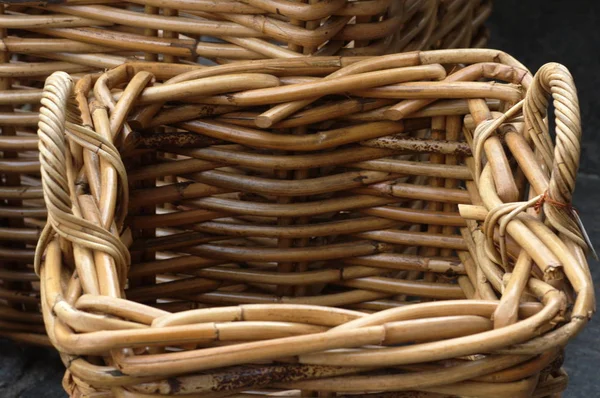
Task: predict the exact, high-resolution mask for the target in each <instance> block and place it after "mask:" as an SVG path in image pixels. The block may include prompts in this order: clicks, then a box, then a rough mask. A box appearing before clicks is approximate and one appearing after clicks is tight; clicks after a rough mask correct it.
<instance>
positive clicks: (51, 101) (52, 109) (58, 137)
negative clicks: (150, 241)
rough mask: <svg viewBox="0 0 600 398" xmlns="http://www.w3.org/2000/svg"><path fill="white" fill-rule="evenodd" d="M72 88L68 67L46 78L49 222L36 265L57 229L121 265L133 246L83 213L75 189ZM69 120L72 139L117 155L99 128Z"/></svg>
mask: <svg viewBox="0 0 600 398" xmlns="http://www.w3.org/2000/svg"><path fill="white" fill-rule="evenodd" d="M72 93H73V80H72V79H71V77H70V76H69V75H68V74H67V73H65V72H55V73H53V74H52V75H51V76H50V77H48V78H47V79H46V83H45V85H44V91H43V94H42V100H41V107H40V117H39V122H38V137H39V143H38V148H39V152H40V157H39V158H40V172H41V176H42V190H43V193H44V202H45V204H46V208H47V209H48V222H47V223H46V225H45V227H44V230H43V231H42V233H41V235H40V239H39V241H38V245H37V247H36V252H35V260H34V265H35V270H36V272H38V274H39V267H40V264H41V258H42V255H43V254H44V251H45V249H46V247H47V246H48V244H49V243H50V241H51V240H52V238H53V237H54V235H55V234H58V235H59V236H61V237H62V238H64V239H66V240H68V241H70V242H72V243H74V244H77V245H81V246H82V247H86V248H88V249H92V250H99V251H102V252H105V253H106V254H108V255H110V256H111V257H113V258H114V259H115V262H116V264H117V266H118V268H120V269H124V268H125V267H127V266H128V264H129V252H128V250H127V247H126V246H125V245H124V244H123V242H121V240H120V239H119V237H116V236H114V235H113V234H112V233H111V232H110V231H108V230H107V229H105V228H103V227H102V226H101V225H97V224H96V223H93V222H91V221H89V220H87V219H85V218H84V217H82V214H81V211H80V209H79V205H78V200H77V198H76V196H75V193H74V191H73V189H72V187H74V186H75V181H74V179H75V176H74V173H73V167H74V166H73V164H72V159H71V151H70V147H69V144H68V142H67V135H68V132H67V125H68V124H69V121H68V120H67V119H68V118H69V116H73V117H74V118H76V117H75V115H74V114H71V113H70V112H72V111H71V110H70V109H69V108H70V107H69V102H70V101H69V99H70V97H71V96H72ZM75 112H76V111H75ZM69 126H70V127H69V129H75V130H76V131H77V133H78V136H77V137H75V136H72V139H78V138H81V139H79V141H78V143H79V144H83V145H86V144H89V145H88V146H90V145H91V148H92V149H97V153H98V154H99V155H103V156H107V154H108V155H110V154H111V153H112V154H113V158H117V157H118V151H117V150H116V148H114V146H113V145H112V143H110V142H107V141H106V140H104V141H102V137H100V136H98V134H96V133H95V132H94V131H92V130H90V129H87V128H85V127H82V126H78V125H76V124H74V123H71V124H69ZM86 140H88V141H89V142H86ZM114 153H116V154H114ZM109 160H110V159H109ZM118 160H120V159H118ZM125 275H126V274H125V272H121V277H122V278H125Z"/></svg>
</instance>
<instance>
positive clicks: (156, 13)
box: [0, 0, 491, 344]
mask: <svg viewBox="0 0 600 398" xmlns="http://www.w3.org/2000/svg"><path fill="white" fill-rule="evenodd" d="M490 10H491V2H490V1H479V0H453V1H438V0H434V1H431V0H394V1H390V0H368V1H348V0H323V1H318V0H310V1H296V2H293V1H287V0H286V1H282V0H247V1H230V0H227V1H214V0H210V1H208V0H200V1H182V0H172V1H171V0H169V1H157V0H148V1H146V0H140V1H132V2H123V1H113V0H57V1H54V0H51V1H0V131H1V134H0V322H2V323H1V324H0V333H3V334H10V335H11V337H13V338H17V339H20V340H25V341H28V342H31V343H39V342H45V343H46V344H49V342H48V341H47V340H44V338H43V336H42V335H40V333H42V332H43V325H42V321H41V317H40V316H39V304H38V301H39V284H38V283H37V280H36V277H35V275H34V273H33V266H32V261H33V255H34V246H35V242H36V240H37V238H38V236H39V233H40V231H41V228H43V226H44V223H45V218H46V210H45V208H44V205H43V197H42V190H41V186H40V180H39V177H40V174H39V162H38V160H37V158H38V153H37V137H36V136H35V126H36V124H37V122H38V114H39V102H40V99H41V97H42V88H43V84H44V80H45V79H46V78H47V77H48V76H49V75H50V74H51V73H53V72H55V71H59V70H60V71H65V72H68V73H70V74H71V75H72V76H73V78H74V79H75V80H79V79H81V78H82V77H83V76H85V75H87V74H90V73H95V72H96V73H99V72H102V71H104V70H105V69H109V68H113V67H117V66H119V65H121V64H123V63H131V62H145V67H144V68H145V70H147V71H149V72H151V73H152V79H154V80H155V82H156V83H158V82H163V81H164V80H165V79H168V78H170V77H172V76H173V75H174V74H180V73H184V72H187V71H192V70H197V69H198V68H199V65H200V64H202V65H213V64H230V63H232V62H239V61H245V60H256V61H259V60H262V59H283V58H297V57H300V56H302V55H323V56H325V55H329V56H331V55H338V56H350V55H353V56H371V55H380V54H384V53H392V52H399V51H410V50H420V49H434V48H455V47H477V46H482V45H483V44H484V43H485V40H486V38H487V32H486V29H485V27H484V26H483V23H484V21H485V20H486V18H487V16H488V15H489V14H490ZM336 67H338V65H336V64H335V63H332V64H331V65H330V68H328V69H323V68H320V67H319V66H318V65H317V69H318V70H321V71H322V73H324V74H327V73H328V72H330V71H333V70H335V68H336ZM313 70H314V68H313ZM267 72H268V71H267ZM307 72H308V73H310V70H307ZM96 77H97V76H96ZM96 77H94V79H95V78H96ZM248 77H249V76H243V75H238V81H237V83H236V84H237V86H236V87H237V88H238V89H242V88H244V87H245V88H246V89H250V88H252V87H254V86H255V85H256V87H262V86H263V85H264V83H265V82H264V81H259V80H256V81H254V80H252V79H248ZM252 77H255V76H252ZM263 78H266V79H268V77H264V76H263ZM271 80H273V79H271ZM90 84H91V81H90ZM211 84H213V85H215V86H216V87H218V86H219V85H220V83H219V82H218V81H215V82H213V83H211ZM230 84H233V83H232V82H230ZM321 87H323V85H321ZM82 89H83V86H82ZM300 105H301V104H300ZM344 106H345V108H343V109H342V108H340V109H338V112H347V109H348V107H353V108H352V109H360V108H361V107H362V106H363V105H361V104H357V103H350V102H349V103H346V104H344ZM365 106H367V107H371V108H372V109H376V108H377V103H372V104H368V105H365ZM297 107H298V104H292V106H291V107H290V108H288V109H287V112H288V113H289V112H292V113H293V112H295V111H294V110H293V109H295V108H297ZM184 110H185V112H188V114H191V115H197V116H199V115H201V114H205V113H208V114H224V113H228V114H231V110H232V107H231V106H230V105H229V104H225V105H222V106H213V105H206V106H204V105H201V104H199V105H196V104H194V105H190V106H189V107H186V108H185V109H184ZM327 112H328V111H327ZM159 116H160V117H167V118H169V117H170V116H169V113H161V114H160V115H159ZM267 116H268V115H267ZM307 116H308V117H311V118H312V119H313V120H318V119H319V118H320V117H322V115H319V114H315V113H314V112H310V111H309V113H308V115H307ZM265 120H266V122H267V123H268V122H269V120H270V119H268V118H267V117H266V118H265ZM153 122H154V123H159V124H162V121H161V119H160V118H159V119H155V118H154V119H153ZM240 123H241V120H240ZM291 123H292V124H293V123H295V122H294V121H292V122H291ZM303 123H305V122H304V121H300V124H303ZM168 140H171V142H172V143H180V144H181V143H184V142H185V143H190V144H192V143H193V145H199V144H201V143H204V144H207V143H209V142H210V143H215V144H216V143H217V142H219V140H218V139H213V138H208V137H202V136H199V135H196V134H189V135H185V136H184V135H181V134H174V133H173V131H172V130H166V131H162V130H161V134H160V135H144V136H143V137H142V141H143V144H144V145H146V146H147V147H157V146H160V145H164V144H165V143H166V142H167V141H168ZM85 156H86V159H88V160H89V161H92V160H93V157H91V155H90V154H86V155H85ZM149 156H152V155H149ZM367 157H368V156H367ZM363 158H364V156H362V155H361V156H359V157H358V158H357V159H358V160H362V159H363ZM144 159H145V158H144ZM144 161H145V160H144ZM308 161H310V160H308ZM194 167H198V166H194ZM174 173H175V174H176V173H177V170H175V171H174ZM291 173H292V174H293V173H294V172H291ZM355 177H358V175H356V176H355ZM139 178H140V183H139V186H140V187H143V186H144V184H146V182H145V181H146V180H148V176H144V175H140V176H139ZM352 178H354V177H350V176H349V180H351V179H352ZM168 180H169V179H168V178H167V181H168ZM325 183H326V182H325ZM196 187H199V186H196ZM163 192H165V194H167V189H166V188H165V190H164V191H163ZM138 198H139V197H138ZM136 200H141V199H136ZM140 203H141V202H140ZM282 205H283V203H282ZM149 206H150V207H148V208H145V209H144V210H143V211H141V213H140V214H139V216H140V217H141V216H142V214H145V212H146V211H152V210H151V209H152V206H153V204H150V205H149ZM290 242H291V241H290Z"/></svg>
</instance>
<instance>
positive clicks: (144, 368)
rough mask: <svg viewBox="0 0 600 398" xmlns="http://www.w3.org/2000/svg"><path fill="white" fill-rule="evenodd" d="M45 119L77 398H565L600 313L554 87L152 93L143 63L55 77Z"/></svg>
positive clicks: (53, 292) (58, 288) (438, 83)
mask: <svg viewBox="0 0 600 398" xmlns="http://www.w3.org/2000/svg"><path fill="white" fill-rule="evenodd" d="M550 98H552V99H553V102H554V108H555V117H556V144H554V143H553V142H552V140H551V138H550V135H549V133H548V125H547V108H548V105H549V100H550ZM43 104H44V108H43V109H42V111H41V114H42V115H43V116H42V117H41V119H40V124H39V131H38V133H39V136H40V140H41V141H40V152H41V156H40V161H41V166H42V177H43V178H42V181H43V192H44V197H45V199H46V203H47V207H48V215H49V218H48V220H49V223H48V225H47V228H46V229H45V230H44V232H43V234H42V238H41V239H40V243H39V246H38V252H37V255H38V257H37V259H38V261H39V262H37V263H36V270H37V272H38V273H39V275H40V277H41V287H42V307H43V316H44V320H45V323H46V328H47V331H48V334H49V336H50V339H51V341H52V343H53V344H54V345H55V347H56V348H57V349H58V350H59V351H60V352H61V353H62V358H63V360H64V363H65V364H66V366H67V368H68V370H67V373H66V376H65V379H64V386H65V389H66V390H67V391H68V392H69V393H70V394H71V396H73V397H79V396H95V395H93V394H99V396H103V397H104V396H106V397H109V396H115V397H159V396H167V395H177V394H191V395H186V396H194V397H226V396H235V397H245V396H248V397H250V396H252V394H263V395H268V394H271V393H272V394H274V395H277V394H278V393H284V395H285V396H313V395H311V394H313V393H316V392H319V393H320V394H322V395H321V396H347V394H359V395H360V396H372V397H398V396H411V397H417V396H418V397H450V396H469V397H492V396H494V397H513V396H515V397H531V396H533V397H549V396H553V394H556V393H559V392H560V391H562V390H563V389H564V388H565V386H566V382H567V378H566V375H565V373H564V372H563V371H562V370H560V365H561V362H562V355H563V354H562V348H563V347H564V346H565V345H566V344H567V342H568V341H569V340H570V339H571V338H572V337H573V336H574V335H575V334H577V333H578V332H579V331H580V330H581V328H582V327H583V326H584V325H585V324H586V322H587V321H588V319H589V317H590V316H591V314H592V312H593V311H594V305H595V304H594V300H595V299H594V290H593V284H592V281H591V277H590V273H589V269H588V266H587V263H586V259H585V249H586V241H585V239H584V238H583V237H582V232H581V230H580V226H579V222H577V219H576V217H575V215H574V213H573V211H572V208H571V207H570V206H571V205H570V202H571V196H572V192H573V189H574V184H575V176H576V173H577V166H578V160H579V152H580V146H579V142H580V138H581V128H580V119H579V105H578V100H577V93H576V90H575V86H574V83H573V80H572V78H571V75H570V74H569V72H568V70H567V69H566V68H565V67H563V66H562V65H559V64H547V65H545V66H543V67H542V68H541V69H540V70H539V71H538V72H537V74H536V75H535V77H533V76H532V75H531V74H530V73H529V72H528V70H527V69H525V67H524V66H523V65H521V64H520V63H519V62H518V61H516V60H515V59H513V58H512V57H510V56H509V55H507V54H505V53H502V52H499V51H496V50H477V49H465V50H439V51H430V52H410V53H404V54H396V55H388V56H381V57H372V58H357V57H343V58H338V57H333V58H332V57H309V58H303V59H291V60H271V61H260V62H253V61H250V62H240V63H236V64H231V65H224V66H215V67H209V68H198V69H196V70H194V71H190V72H187V73H183V74H179V75H173V76H172V77H171V78H170V79H168V80H167V81H166V82H165V83H164V84H156V83H155V80H154V77H153V74H152V70H151V69H150V68H147V67H145V65H144V64H130V65H123V66H120V67H118V68H116V69H113V70H110V71H108V72H106V73H105V74H103V75H101V76H100V77H98V78H97V79H96V78H95V77H94V76H89V77H86V78H82V79H79V80H77V81H76V83H75V84H74V83H73V80H72V79H71V78H70V77H69V76H68V75H67V74H65V73H56V74H54V75H52V76H51V77H50V78H49V79H48V81H47V83H46V87H45V92H44V100H43ZM65 120H67V122H65Z"/></svg>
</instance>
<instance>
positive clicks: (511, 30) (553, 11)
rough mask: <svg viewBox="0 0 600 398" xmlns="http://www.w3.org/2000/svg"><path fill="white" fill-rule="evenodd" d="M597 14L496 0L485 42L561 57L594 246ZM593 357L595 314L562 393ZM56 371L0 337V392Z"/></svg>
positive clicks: (48, 361)
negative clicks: (571, 85) (576, 100)
mask: <svg viewBox="0 0 600 398" xmlns="http://www.w3.org/2000/svg"><path fill="white" fill-rule="evenodd" d="M599 16H600V2H597V1H583V0H582V1H570V2H564V1H560V0H529V1H523V0H496V1H495V9H494V14H493V17H492V19H491V21H490V24H489V25H490V28H491V33H492V40H491V42H490V47H492V48H498V49H501V50H504V51H507V52H509V53H511V54H512V55H514V56H515V57H517V58H518V59H519V60H520V61H521V62H523V63H524V64H525V65H527V66H528V67H529V68H530V69H531V70H532V71H535V70H536V69H537V68H538V67H539V66H541V65H542V64H544V63H545V62H549V61H556V62H561V63H563V64H565V65H566V66H568V67H569V69H571V71H572V73H573V75H574V77H575V80H576V83H577V86H578V89H579V93H580V99H581V109H582V114H583V126H584V146H583V153H582V167H581V174H582V176H581V178H580V179H579V182H578V185H577V192H576V195H575V205H576V207H577V209H578V210H579V213H580V215H581V218H582V219H583V220H584V223H585V225H586V228H587V230H588V233H589V234H590V237H591V239H592V241H593V242H594V243H595V245H596V248H597V249H599V250H600V212H598V211H597V208H598V203H600V176H599V173H600V157H599V156H598V151H599V150H600V133H599V131H600V129H599V128H600V116H599V115H598V113H597V112H598V108H599V105H600V96H599V95H598V93H597V92H596V91H595V90H596V89H597V87H598V86H599V83H600V74H599V73H598V71H599V70H600V57H599V56H598V48H599V46H600V29H599V28H598V23H599V21H598V17H599ZM590 266H591V268H592V273H593V276H594V284H595V286H599V285H598V283H599V282H600V268H599V266H600V264H598V263H596V262H593V261H592V262H591V263H590ZM597 290H598V289H597ZM597 294H598V293H597ZM598 364H600V321H599V320H598V318H596V319H594V320H593V321H592V322H591V323H590V324H589V325H588V326H587V328H586V329H585V330H584V331H583V332H582V333H581V335H579V336H578V337H577V338H576V339H575V340H574V341H573V342H572V343H571V344H570V345H569V346H568V348H567V357H566V368H567V371H568V372H569V377H570V385H569V388H568V390H567V392H566V394H565V397H569V398H589V397H599V396H600V383H598V382H597V367H598ZM62 375H63V367H62V364H61V362H60V360H59V358H58V356H57V355H56V354H55V353H54V352H53V351H52V350H49V349H44V348H37V347H26V346H21V345H17V344H14V343H12V342H8V341H6V340H2V339H0V397H3V398H34V397H35V398H58V397H64V396H65V394H64V392H63V390H62V387H61V379H62Z"/></svg>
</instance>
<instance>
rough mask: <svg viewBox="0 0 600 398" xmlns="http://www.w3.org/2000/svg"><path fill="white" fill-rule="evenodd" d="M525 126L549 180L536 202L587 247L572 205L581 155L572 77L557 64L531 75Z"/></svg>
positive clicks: (563, 230) (562, 229)
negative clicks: (551, 118)
mask: <svg viewBox="0 0 600 398" xmlns="http://www.w3.org/2000/svg"><path fill="white" fill-rule="evenodd" d="M550 98H552V100H553V105H554V109H555V110H554V115H555V123H556V129H555V131H556V144H555V145H554V144H553V143H552V138H551V136H550V134H549V131H548V125H547V123H546V120H545V118H546V116H547V114H548V106H549V100H550ZM523 113H524V116H525V127H526V130H527V133H528V134H529V136H530V137H531V138H532V140H533V141H534V144H535V146H536V148H537V149H538V150H539V153H540V154H541V156H542V158H543V162H544V164H545V166H546V168H547V170H550V181H549V184H548V188H547V190H546V192H543V193H542V192H540V194H542V196H541V198H542V199H541V201H540V203H539V204H540V205H542V204H543V208H544V213H545V214H546V216H547V219H548V221H549V222H550V224H551V225H552V226H553V227H554V228H555V229H556V230H557V231H559V232H561V233H563V234H564V235H565V236H567V237H568V238H570V239H571V240H573V241H574V242H576V243H577V244H578V245H580V246H582V247H584V248H585V247H586V246H588V247H590V248H591V245H590V244H589V239H588V238H587V235H586V233H585V230H584V229H583V225H582V224H581V221H580V220H579V217H578V216H577V213H576V212H575V211H574V210H573V208H572V200H573V191H574V190H575V184H576V179H577V170H578V168H579V158H580V155H581V117H580V111H579V100H578V98H577V89H576V87H575V82H574V81H573V76H571V73H570V72H569V70H568V69H567V68H566V67H565V66H563V65H561V64H558V63H548V64H545V65H543V66H542V67H541V68H540V69H539V70H538V72H537V73H536V74H535V76H534V78H533V82H532V84H531V86H530V88H529V90H528V91H527V95H526V97H525V102H524V104H523Z"/></svg>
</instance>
